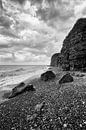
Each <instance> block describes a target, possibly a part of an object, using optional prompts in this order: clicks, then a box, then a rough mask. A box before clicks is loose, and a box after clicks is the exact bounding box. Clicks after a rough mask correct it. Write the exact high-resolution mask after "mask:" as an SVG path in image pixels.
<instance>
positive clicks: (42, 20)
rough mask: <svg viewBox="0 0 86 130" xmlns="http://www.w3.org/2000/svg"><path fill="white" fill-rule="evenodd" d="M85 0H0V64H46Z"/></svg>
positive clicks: (85, 5)
mask: <svg viewBox="0 0 86 130" xmlns="http://www.w3.org/2000/svg"><path fill="white" fill-rule="evenodd" d="M85 15H86V0H0V64H49V63H50V58H51V56H52V54H54V53H57V52H59V51H60V49H61V46H62V43H63V40H64V38H65V36H66V35H67V34H68V32H69V31H70V29H71V28H72V26H73V24H74V23H75V22H76V20H77V19H78V18H80V17H85Z"/></svg>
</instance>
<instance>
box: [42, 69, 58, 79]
mask: <svg viewBox="0 0 86 130" xmlns="http://www.w3.org/2000/svg"><path fill="white" fill-rule="evenodd" d="M55 77H56V75H55V74H54V73H53V72H52V71H47V72H45V73H43V74H41V80H43V81H49V80H52V79H55Z"/></svg>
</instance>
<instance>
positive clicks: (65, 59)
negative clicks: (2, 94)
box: [51, 18, 86, 70]
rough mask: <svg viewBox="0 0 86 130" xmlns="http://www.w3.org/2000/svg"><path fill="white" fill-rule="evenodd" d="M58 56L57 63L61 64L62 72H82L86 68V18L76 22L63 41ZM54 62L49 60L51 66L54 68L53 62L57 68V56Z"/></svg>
mask: <svg viewBox="0 0 86 130" xmlns="http://www.w3.org/2000/svg"><path fill="white" fill-rule="evenodd" d="M59 55H60V57H61V58H60V59H61V60H60V61H59V63H62V64H60V66H61V67H62V68H63V69H64V70H82V69H84V68H85V67H86V18H81V19H79V20H77V22H76V24H75V25H74V26H73V28H72V30H71V31H70V32H69V34H68V36H67V37H66V38H65V40H64V41H63V47H62V49H61V53H60V54H59ZM53 59H54V58H53ZM55 60H56V61H54V60H51V65H53V66H54V64H53V63H52V62H53V61H54V63H56V62H57V66H58V56H57V58H56V57H55ZM55 66H56V65H55Z"/></svg>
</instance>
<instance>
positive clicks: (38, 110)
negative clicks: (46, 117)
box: [35, 102, 45, 112]
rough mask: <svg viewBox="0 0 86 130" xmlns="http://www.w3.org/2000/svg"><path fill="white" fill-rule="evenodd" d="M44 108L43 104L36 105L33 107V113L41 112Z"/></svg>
mask: <svg viewBox="0 0 86 130" xmlns="http://www.w3.org/2000/svg"><path fill="white" fill-rule="evenodd" d="M44 106H45V102H42V103H40V104H37V105H36V106H35V111H36V112H41V110H42V109H43V108H44Z"/></svg>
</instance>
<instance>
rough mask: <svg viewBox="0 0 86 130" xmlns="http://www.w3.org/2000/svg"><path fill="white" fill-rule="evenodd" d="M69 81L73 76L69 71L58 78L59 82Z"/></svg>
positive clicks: (71, 80)
mask: <svg viewBox="0 0 86 130" xmlns="http://www.w3.org/2000/svg"><path fill="white" fill-rule="evenodd" d="M69 82H73V77H72V76H71V75H70V73H67V74H65V75H64V76H63V77H62V78H61V79H60V80H59V84H63V83H69Z"/></svg>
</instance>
